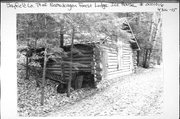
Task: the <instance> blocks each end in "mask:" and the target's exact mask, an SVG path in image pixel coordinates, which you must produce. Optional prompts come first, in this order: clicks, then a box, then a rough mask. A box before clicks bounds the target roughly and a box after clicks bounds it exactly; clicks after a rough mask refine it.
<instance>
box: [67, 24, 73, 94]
mask: <svg viewBox="0 0 180 119" xmlns="http://www.w3.org/2000/svg"><path fill="white" fill-rule="evenodd" d="M72 30H73V31H72V42H71V63H72V59H73V53H72V50H73V45H74V44H73V42H74V27H73V29H72ZM71 80H72V64H70V77H69V81H68V89H67V97H70V89H71Z"/></svg>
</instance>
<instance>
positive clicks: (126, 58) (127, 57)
mask: <svg viewBox="0 0 180 119" xmlns="http://www.w3.org/2000/svg"><path fill="white" fill-rule="evenodd" d="M122 59H123V60H130V59H131V58H130V56H126V57H122Z"/></svg>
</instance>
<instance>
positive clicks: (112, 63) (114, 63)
mask: <svg viewBox="0 0 180 119" xmlns="http://www.w3.org/2000/svg"><path fill="white" fill-rule="evenodd" d="M108 65H116V66H117V65H118V62H108Z"/></svg>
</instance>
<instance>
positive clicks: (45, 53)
mask: <svg viewBox="0 0 180 119" xmlns="http://www.w3.org/2000/svg"><path fill="white" fill-rule="evenodd" d="M45 25H46V18H45ZM46 38H47V29H46V34H45V50H44V66H43V77H42V86H41V105H44V87H45V78H46V63H47V45H46V43H47V41H46V40H47V39H46Z"/></svg>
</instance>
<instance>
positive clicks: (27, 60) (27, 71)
mask: <svg viewBox="0 0 180 119" xmlns="http://www.w3.org/2000/svg"><path fill="white" fill-rule="evenodd" d="M27 46H28V49H29V40H28V41H27ZM28 49H27V52H26V79H29V58H28V53H29V50H28Z"/></svg>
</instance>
